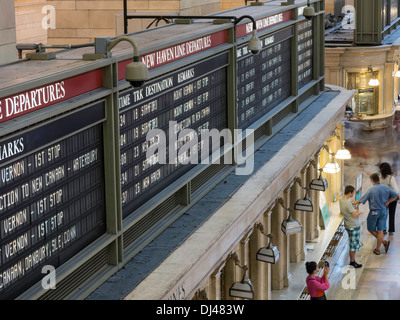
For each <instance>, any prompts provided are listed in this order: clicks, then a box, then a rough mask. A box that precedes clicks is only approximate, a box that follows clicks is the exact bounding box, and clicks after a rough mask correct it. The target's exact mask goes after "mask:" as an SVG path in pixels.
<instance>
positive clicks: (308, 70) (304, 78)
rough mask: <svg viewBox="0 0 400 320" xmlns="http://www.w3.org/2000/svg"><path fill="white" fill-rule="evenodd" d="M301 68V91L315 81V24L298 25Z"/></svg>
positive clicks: (299, 76) (310, 21) (299, 77)
mask: <svg viewBox="0 0 400 320" xmlns="http://www.w3.org/2000/svg"><path fill="white" fill-rule="evenodd" d="M297 29H298V34H297V40H298V49H297V51H298V54H299V68H298V71H299V73H298V80H299V89H300V88H302V87H303V86H304V85H306V84H307V83H309V82H310V81H311V80H312V79H313V72H312V71H313V24H312V20H304V21H303V22H300V23H299V24H298V25H297Z"/></svg>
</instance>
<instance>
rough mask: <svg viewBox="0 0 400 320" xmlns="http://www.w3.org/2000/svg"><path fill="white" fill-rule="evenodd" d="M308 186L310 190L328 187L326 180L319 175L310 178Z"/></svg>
mask: <svg viewBox="0 0 400 320" xmlns="http://www.w3.org/2000/svg"><path fill="white" fill-rule="evenodd" d="M309 188H310V189H311V190H317V191H325V190H326V189H328V181H326V179H325V178H322V177H321V175H320V176H319V178H318V179H313V180H311V182H310V185H309Z"/></svg>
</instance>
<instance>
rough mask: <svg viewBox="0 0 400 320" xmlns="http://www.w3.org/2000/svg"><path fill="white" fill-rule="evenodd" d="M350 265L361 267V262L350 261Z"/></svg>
mask: <svg viewBox="0 0 400 320" xmlns="http://www.w3.org/2000/svg"><path fill="white" fill-rule="evenodd" d="M350 265H351V266H353V267H354V268H361V267H362V264H358V263H357V262H355V261H354V262H350Z"/></svg>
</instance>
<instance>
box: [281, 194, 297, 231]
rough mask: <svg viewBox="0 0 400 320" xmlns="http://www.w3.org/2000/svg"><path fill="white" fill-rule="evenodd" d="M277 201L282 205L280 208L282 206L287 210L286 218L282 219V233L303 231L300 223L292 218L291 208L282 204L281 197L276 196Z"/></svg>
mask: <svg viewBox="0 0 400 320" xmlns="http://www.w3.org/2000/svg"><path fill="white" fill-rule="evenodd" d="M277 201H278V203H279V204H280V205H281V206H282V208H284V209H285V210H287V211H289V216H288V218H287V219H285V220H283V222H282V225H281V230H282V232H283V233H284V234H286V235H289V234H292V233H297V232H301V231H303V226H302V224H301V223H300V222H299V221H297V220H295V219H293V218H292V211H293V208H292V207H289V208H286V207H285V206H284V203H283V199H282V198H278V199H277Z"/></svg>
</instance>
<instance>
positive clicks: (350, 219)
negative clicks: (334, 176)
mask: <svg viewBox="0 0 400 320" xmlns="http://www.w3.org/2000/svg"><path fill="white" fill-rule="evenodd" d="M354 194H355V188H354V187H353V186H351V185H348V186H346V187H345V188H344V195H343V197H342V199H340V202H339V205H340V212H341V213H342V215H343V217H344V227H345V228H346V231H347V233H348V235H349V246H350V265H351V266H353V267H354V268H361V267H362V265H361V264H358V263H357V262H356V251H360V222H359V216H360V214H361V213H362V212H361V211H359V210H358V209H355V208H354V207H353V205H352V204H351V201H350V199H351V198H353V197H354Z"/></svg>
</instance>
